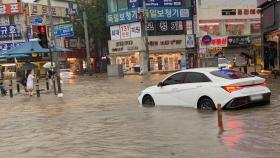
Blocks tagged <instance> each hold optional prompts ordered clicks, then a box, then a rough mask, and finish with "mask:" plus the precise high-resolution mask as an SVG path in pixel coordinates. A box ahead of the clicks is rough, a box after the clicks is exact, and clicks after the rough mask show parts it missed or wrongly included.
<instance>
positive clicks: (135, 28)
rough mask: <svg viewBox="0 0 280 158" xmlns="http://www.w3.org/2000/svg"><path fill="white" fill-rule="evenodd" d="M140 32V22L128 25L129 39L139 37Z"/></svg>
mask: <svg viewBox="0 0 280 158" xmlns="http://www.w3.org/2000/svg"><path fill="white" fill-rule="evenodd" d="M141 32H142V31H141V23H140V22H136V23H131V24H130V37H131V38H136V37H141Z"/></svg>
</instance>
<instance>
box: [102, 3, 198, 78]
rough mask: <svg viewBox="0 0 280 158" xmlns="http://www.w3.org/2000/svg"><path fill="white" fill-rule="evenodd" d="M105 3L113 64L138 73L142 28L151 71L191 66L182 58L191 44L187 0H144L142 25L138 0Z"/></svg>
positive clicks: (140, 64)
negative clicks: (106, 4)
mask: <svg viewBox="0 0 280 158" xmlns="http://www.w3.org/2000/svg"><path fill="white" fill-rule="evenodd" d="M107 2H108V13H107V15H106V21H107V25H108V26H109V27H110V32H111V40H109V41H108V47H109V53H110V57H111V62H112V63H113V64H122V65H123V69H124V71H125V72H128V73H129V72H140V70H141V69H142V67H143V65H144V64H145V63H144V59H143V56H144V54H145V50H146V47H145V42H144V35H145V32H144V30H145V29H143V28H144V27H146V30H147V34H148V47H149V64H148V67H149V70H150V71H151V72H160V71H175V70H180V69H181V67H182V65H183V66H185V67H186V65H188V66H189V67H192V66H193V64H192V63H193V61H191V62H189V60H186V57H188V53H189V52H191V51H190V50H192V49H193V48H194V47H195V37H194V33H193V27H192V26H193V22H192V9H191V6H192V3H191V0H157V1H152V0H145V4H146V18H147V23H146V25H145V24H144V21H143V1H142V0H128V1H127V0H107ZM192 53H193V51H192ZM182 63H184V64H182ZM190 63H191V64H192V65H191V64H190Z"/></svg>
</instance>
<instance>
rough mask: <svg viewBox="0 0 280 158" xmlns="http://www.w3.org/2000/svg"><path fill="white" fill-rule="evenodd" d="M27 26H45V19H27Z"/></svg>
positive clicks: (34, 17) (38, 17)
mask: <svg viewBox="0 0 280 158" xmlns="http://www.w3.org/2000/svg"><path fill="white" fill-rule="evenodd" d="M29 24H30V25H37V26H42V25H46V17H42V16H30V17H29Z"/></svg>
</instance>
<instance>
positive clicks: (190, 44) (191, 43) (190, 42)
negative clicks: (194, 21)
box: [186, 35, 195, 48]
mask: <svg viewBox="0 0 280 158" xmlns="http://www.w3.org/2000/svg"><path fill="white" fill-rule="evenodd" d="M194 47H195V38H194V35H186V48H194Z"/></svg>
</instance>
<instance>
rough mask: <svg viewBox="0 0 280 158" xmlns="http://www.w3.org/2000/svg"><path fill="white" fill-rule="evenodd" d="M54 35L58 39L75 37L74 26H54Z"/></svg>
mask: <svg viewBox="0 0 280 158" xmlns="http://www.w3.org/2000/svg"><path fill="white" fill-rule="evenodd" d="M54 35H55V37H56V38H60V37H72V36H74V29H73V24H63V25H56V26H54Z"/></svg>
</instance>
